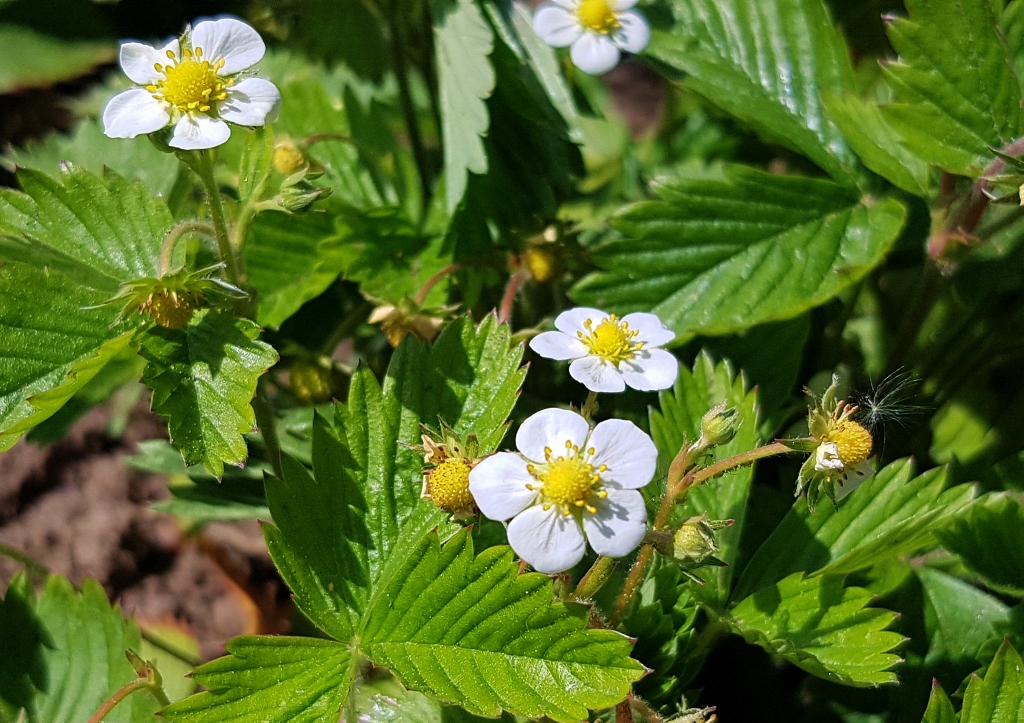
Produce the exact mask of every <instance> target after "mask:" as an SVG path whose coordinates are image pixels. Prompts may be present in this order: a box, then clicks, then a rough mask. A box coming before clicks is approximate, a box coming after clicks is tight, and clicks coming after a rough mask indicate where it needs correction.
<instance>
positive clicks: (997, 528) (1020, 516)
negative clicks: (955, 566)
mask: <svg viewBox="0 0 1024 723" xmlns="http://www.w3.org/2000/svg"><path fill="white" fill-rule="evenodd" d="M936 536H937V537H938V538H939V540H940V541H941V542H942V546H943V547H945V548H946V549H947V550H949V551H950V552H955V553H956V554H958V555H960V557H961V558H962V559H963V561H964V563H965V564H966V565H967V566H968V567H969V568H970V569H971V570H972V571H973V572H976V573H978V574H979V575H981V577H982V579H983V580H984V581H985V584H986V585H988V586H989V587H991V588H992V589H993V590H997V591H999V592H1001V593H1004V594H1007V595H1013V596H1015V597H1024V505H1022V504H1021V503H1020V502H1019V501H1018V500H1017V499H1015V498H1013V497H1011V496H1009V495H1006V494H992V495H986V496H985V497H984V498H982V499H980V500H978V502H977V503H976V504H974V505H972V506H971V507H970V509H968V510H966V511H965V512H964V513H963V514H960V515H957V517H956V518H955V519H953V520H952V522H951V523H950V524H949V526H947V527H945V528H944V529H941V530H938V531H937V532H936Z"/></svg>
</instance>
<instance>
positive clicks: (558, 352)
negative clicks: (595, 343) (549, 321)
mask: <svg viewBox="0 0 1024 723" xmlns="http://www.w3.org/2000/svg"><path fill="white" fill-rule="evenodd" d="M530 348H531V349H533V350H534V351H535V352H537V353H538V354H540V355H541V356H542V357H547V358H548V359H558V360H559V361H565V360H566V359H579V358H580V357H581V356H586V355H587V354H588V353H589V350H588V349H587V347H586V345H585V344H584V343H583V342H582V341H580V340H579V339H577V338H576V337H574V336H570V335H568V334H563V333H562V332H560V331H545V332H544V333H543V334H538V335H537V336H535V337H533V338H532V339H530Z"/></svg>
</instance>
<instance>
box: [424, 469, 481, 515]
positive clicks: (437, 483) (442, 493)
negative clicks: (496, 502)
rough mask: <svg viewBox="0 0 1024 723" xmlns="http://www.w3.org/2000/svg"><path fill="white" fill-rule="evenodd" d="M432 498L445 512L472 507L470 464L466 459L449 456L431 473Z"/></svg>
mask: <svg viewBox="0 0 1024 723" xmlns="http://www.w3.org/2000/svg"><path fill="white" fill-rule="evenodd" d="M430 499H431V500H433V501H434V504H435V505H437V506H438V507H440V508H441V509H442V510H444V511H445V512H452V513H455V512H460V511H465V510H469V509H472V507H473V495H472V493H470V491H469V464H468V463H467V462H466V460H464V459H459V458H457V457H449V458H448V459H446V460H445V461H444V462H442V463H441V464H439V465H438V466H437V467H435V468H434V469H433V471H431V473H430Z"/></svg>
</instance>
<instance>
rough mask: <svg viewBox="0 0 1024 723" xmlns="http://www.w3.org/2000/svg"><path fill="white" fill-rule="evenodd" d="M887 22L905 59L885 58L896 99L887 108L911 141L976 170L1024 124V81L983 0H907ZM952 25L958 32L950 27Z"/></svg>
mask: <svg viewBox="0 0 1024 723" xmlns="http://www.w3.org/2000/svg"><path fill="white" fill-rule="evenodd" d="M906 6H907V10H908V11H909V12H910V17H909V18H905V19H896V20H893V21H892V22H890V24H889V28H888V32H889V40H890V41H891V42H892V45H893V47H894V48H895V49H896V51H897V52H898V53H899V54H900V60H899V62H896V63H891V64H889V65H886V66H884V70H885V75H886V78H887V80H888V81H889V84H890V85H891V86H892V89H893V91H894V92H895V95H896V100H897V102H896V103H892V104H890V105H887V106H885V107H884V108H883V109H882V114H883V116H884V118H885V119H886V120H887V121H888V122H889V123H891V124H892V126H893V127H894V128H895V129H896V131H897V132H898V133H900V135H902V137H903V141H904V143H905V144H906V146H907V148H908V149H910V150H911V151H912V152H913V153H915V154H916V155H917V156H919V157H920V158H922V159H924V160H926V161H928V162H929V163H934V164H936V165H938V166H941V167H942V168H943V169H945V170H947V171H949V172H950V173H956V174H960V175H966V176H978V175H980V174H981V172H982V170H983V169H984V167H985V166H987V165H988V164H989V163H990V162H991V161H992V160H993V158H994V155H993V153H992V150H991V149H992V148H993V147H994V148H1001V147H1003V146H1005V145H1007V144H1009V143H1010V142H1012V141H1013V140H1015V139H1016V138H1017V137H1018V136H1020V135H1021V133H1022V132H1024V113H1022V111H1021V88H1020V82H1019V80H1018V79H1017V76H1016V74H1015V73H1014V71H1013V65H1012V62H1011V60H1010V57H1009V53H1008V50H1007V48H1006V43H1005V40H1004V39H1003V38H1002V36H1001V34H1000V33H999V32H998V31H997V20H996V16H995V15H994V13H993V9H992V5H991V3H989V2H986V0H928V1H927V2H925V1H924V0H907V3H906ZM952 29H955V32H951V30H952Z"/></svg>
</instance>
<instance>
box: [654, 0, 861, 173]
mask: <svg viewBox="0 0 1024 723" xmlns="http://www.w3.org/2000/svg"><path fill="white" fill-rule="evenodd" d="M673 12H674V15H675V19H676V25H675V28H673V30H672V32H671V33H668V32H664V31H662V32H655V33H653V35H652V39H651V45H650V47H649V48H648V49H647V51H646V52H647V54H648V55H650V56H651V57H653V58H654V59H656V60H658V61H659V62H661V63H664V64H666V65H668V66H669V67H670V68H672V69H673V70H676V71H679V72H682V73H685V74H686V77H685V81H684V82H685V85H686V86H687V87H688V88H692V89H693V90H695V91H697V92H698V93H700V94H701V95H703V96H705V97H706V98H707V99H708V100H710V101H711V102H712V103H714V104H716V105H718V106H719V107H721V108H722V109H723V110H725V111H726V112H728V113H730V114H731V115H733V116H735V117H736V118H739V119H740V120H742V121H743V122H744V123H746V124H748V125H750V126H751V127H752V128H754V130H756V131H757V132H758V133H760V134H762V135H763V136H764V137H765V138H766V139H768V140H770V141H771V142H773V143H779V144H781V145H783V146H786V147H787V148H792V149H793V150H795V151H798V152H800V153H803V154H804V155H805V156H807V157H808V158H810V159H811V160H812V161H814V162H815V163H816V164H818V166H819V167H821V168H822V169H823V170H825V171H826V172H827V173H828V174H829V175H831V176H832V177H833V178H834V179H836V181H838V182H840V183H844V184H849V183H851V182H852V180H853V179H854V178H855V176H856V175H857V161H856V157H855V156H854V155H853V153H852V152H851V151H850V149H849V148H848V147H847V145H846V139H844V137H843V136H842V134H841V133H840V132H839V129H838V128H836V126H835V124H834V123H833V122H832V121H831V120H830V119H829V118H828V116H827V115H826V113H825V108H824V105H823V102H822V93H823V92H830V93H837V94H844V93H847V92H850V91H852V90H853V89H854V78H853V71H852V69H851V66H850V58H849V53H848V51H847V49H846V42H845V41H844V40H843V36H842V35H841V34H840V33H839V31H838V30H837V29H836V28H835V26H834V25H833V24H832V21H831V20H830V19H829V15H828V11H827V10H826V8H825V3H824V2H822V0H725V1H724V2H723V1H722V0H674V2H673ZM766 68H785V70H786V72H785V73H781V72H766V71H765V69H766Z"/></svg>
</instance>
